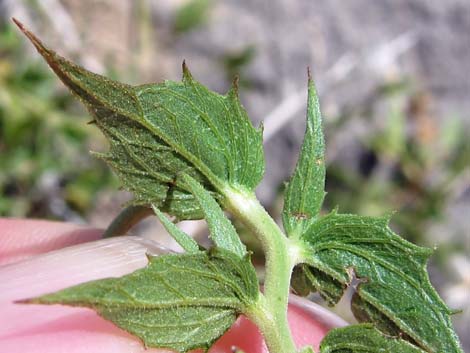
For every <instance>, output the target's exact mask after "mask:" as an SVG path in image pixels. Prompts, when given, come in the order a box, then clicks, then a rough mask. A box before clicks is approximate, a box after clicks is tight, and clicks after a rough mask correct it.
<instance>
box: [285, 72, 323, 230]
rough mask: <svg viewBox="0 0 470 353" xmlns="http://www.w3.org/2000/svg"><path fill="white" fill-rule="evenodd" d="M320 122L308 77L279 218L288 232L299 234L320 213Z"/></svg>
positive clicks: (312, 88)
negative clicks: (299, 137)
mask: <svg viewBox="0 0 470 353" xmlns="http://www.w3.org/2000/svg"><path fill="white" fill-rule="evenodd" d="M321 124H322V123H321V113H320V104H319V102H318V97H317V93H316V91H315V86H314V84H313V81H312V79H311V78H310V77H309V80H308V105H307V126H306V130H305V136H304V141H303V144H302V147H301V150H300V155H299V160H298V161H297V166H296V167H295V171H294V174H293V175H292V178H291V180H290V181H289V183H288V185H287V189H286V193H285V197H284V210H283V213H282V220H283V224H284V229H285V230H286V232H287V234H288V235H293V233H296V234H302V233H303V231H304V230H305V229H306V228H307V227H308V225H309V224H310V223H311V222H312V220H313V219H314V218H315V217H316V216H317V215H318V213H319V212H320V209H321V206H322V203H323V199H324V197H325V191H324V190H325V142H324V138H323V131H322V126H321Z"/></svg>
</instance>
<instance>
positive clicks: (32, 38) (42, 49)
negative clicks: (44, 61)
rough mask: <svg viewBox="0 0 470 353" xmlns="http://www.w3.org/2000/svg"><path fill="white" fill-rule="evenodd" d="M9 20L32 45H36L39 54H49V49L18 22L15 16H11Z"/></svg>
mask: <svg viewBox="0 0 470 353" xmlns="http://www.w3.org/2000/svg"><path fill="white" fill-rule="evenodd" d="M11 20H12V21H13V22H14V23H15V24H16V25H17V26H18V28H19V29H20V31H21V32H23V34H24V35H25V36H26V37H27V38H28V39H29V40H30V41H31V43H33V45H34V46H35V47H36V49H37V50H38V52H39V53H40V54H41V55H43V56H44V55H46V54H47V55H50V51H49V49H47V48H46V47H45V46H44V44H43V43H42V42H41V41H40V40H39V38H38V37H36V36H35V35H34V34H33V33H32V32H31V31H30V30H28V29H27V28H26V26H25V25H24V24H23V23H22V22H20V21H19V20H18V19H16V18H15V17H12V19H11Z"/></svg>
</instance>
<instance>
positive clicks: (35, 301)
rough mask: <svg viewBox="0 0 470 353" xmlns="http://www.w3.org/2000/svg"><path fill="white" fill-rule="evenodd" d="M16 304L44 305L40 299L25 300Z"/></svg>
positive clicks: (15, 301)
mask: <svg viewBox="0 0 470 353" xmlns="http://www.w3.org/2000/svg"><path fill="white" fill-rule="evenodd" d="M13 303H14V304H42V301H41V300H40V299H39V298H25V299H19V300H14V301H13Z"/></svg>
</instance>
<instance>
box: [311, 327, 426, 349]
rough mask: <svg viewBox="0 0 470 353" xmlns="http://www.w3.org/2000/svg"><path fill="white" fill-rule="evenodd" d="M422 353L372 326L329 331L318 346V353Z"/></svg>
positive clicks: (407, 343)
mask: <svg viewBox="0 0 470 353" xmlns="http://www.w3.org/2000/svg"><path fill="white" fill-rule="evenodd" d="M366 352H370V353H380V352H382V353H422V352H423V351H422V350H421V349H419V348H417V347H415V346H413V345H412V344H410V343H409V342H407V341H404V340H402V339H399V338H396V337H395V338H394V337H387V336H384V335H383V334H382V333H380V332H379V331H378V330H377V329H375V328H374V327H373V326H372V325H368V324H362V325H352V326H346V327H342V328H337V329H334V330H332V331H330V332H329V333H328V334H327V335H326V336H325V338H324V339H323V341H322V342H321V344H320V353H366Z"/></svg>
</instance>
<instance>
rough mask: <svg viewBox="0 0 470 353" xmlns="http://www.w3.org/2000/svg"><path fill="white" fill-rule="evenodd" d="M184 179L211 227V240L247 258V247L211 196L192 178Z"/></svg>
mask: <svg viewBox="0 0 470 353" xmlns="http://www.w3.org/2000/svg"><path fill="white" fill-rule="evenodd" d="M183 179H184V181H185V182H186V183H187V185H188V187H189V189H190V190H191V193H192V194H193V195H194V196H195V197H196V199H197V201H198V202H199V204H200V205H201V208H202V211H203V212H204V218H205V219H206V221H207V225H208V226H209V231H210V238H211V239H212V240H213V241H214V243H215V245H216V246H217V247H219V248H222V249H225V250H228V251H231V252H233V253H234V254H237V255H238V256H240V257H243V256H245V255H246V248H245V245H243V243H242V242H241V240H240V237H239V236H238V234H237V232H236V230H235V228H234V227H233V225H232V223H230V221H229V219H228V218H227V217H226V216H225V214H224V212H223V211H222V209H221V208H220V206H219V204H218V203H217V202H216V201H215V200H214V198H213V197H212V196H211V194H210V193H209V192H208V191H206V190H205V189H204V188H203V187H202V186H201V185H200V184H199V183H198V182H197V181H195V180H194V179H192V178H191V177H188V176H185V177H184V178H183Z"/></svg>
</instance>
